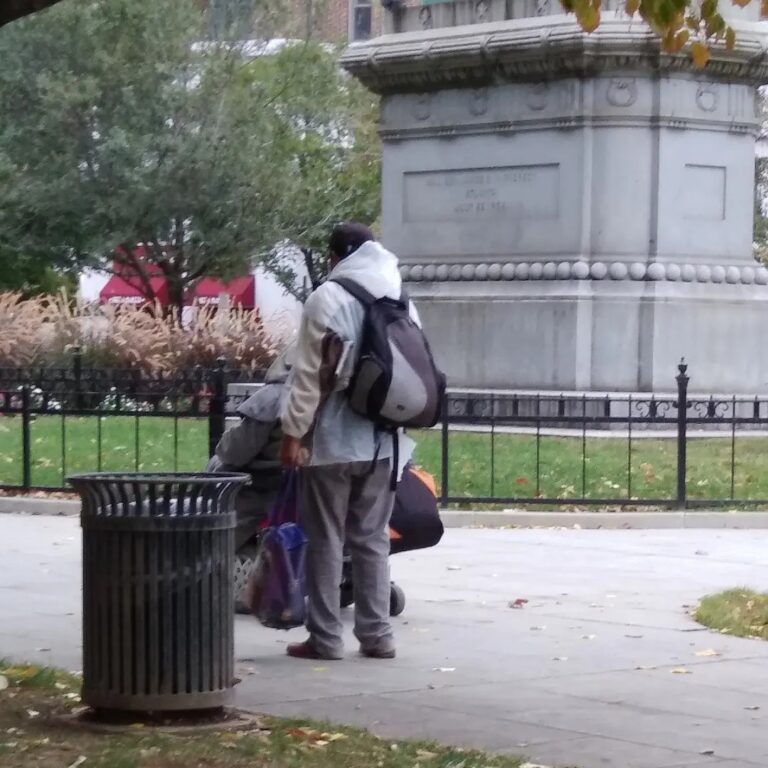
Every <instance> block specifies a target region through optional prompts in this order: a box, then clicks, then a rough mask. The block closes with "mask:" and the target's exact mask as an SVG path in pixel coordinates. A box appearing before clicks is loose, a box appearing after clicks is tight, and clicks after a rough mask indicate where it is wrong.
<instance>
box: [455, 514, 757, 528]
mask: <svg viewBox="0 0 768 768" xmlns="http://www.w3.org/2000/svg"><path fill="white" fill-rule="evenodd" d="M441 517H442V519H443V524H444V525H445V527H446V528H470V527H477V528H583V529H585V530H594V529H598V528H605V529H620V528H638V529H645V530H664V529H681V528H699V529H706V528H714V529H726V528H768V512H742V511H739V512H729V511H726V510H722V511H719V512H671V511H670V512H599V511H598V512H526V511H522V510H507V511H504V512H459V511H457V512H454V511H452V510H450V511H448V510H446V511H444V512H442V514H441Z"/></svg>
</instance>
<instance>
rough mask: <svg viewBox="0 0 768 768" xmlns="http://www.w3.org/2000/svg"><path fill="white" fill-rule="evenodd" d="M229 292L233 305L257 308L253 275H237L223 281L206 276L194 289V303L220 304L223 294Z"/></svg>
mask: <svg viewBox="0 0 768 768" xmlns="http://www.w3.org/2000/svg"><path fill="white" fill-rule="evenodd" d="M225 293H226V294H228V295H229V300H230V303H231V305H232V306H233V307H240V308H241V309H255V308H256V278H255V277H254V276H253V275H246V276H245V277H236V278H235V279H234V280H232V281H230V282H229V283H226V284H225V283H222V282H221V281H220V280H217V279H216V278H215V277H204V278H203V279H202V280H201V281H200V282H199V283H198V284H197V285H196V286H195V288H194V290H193V291H192V296H191V299H192V303H193V304H194V305H196V306H198V307H200V306H203V307H204V306H218V304H219V299H220V297H221V295H222V294H225Z"/></svg>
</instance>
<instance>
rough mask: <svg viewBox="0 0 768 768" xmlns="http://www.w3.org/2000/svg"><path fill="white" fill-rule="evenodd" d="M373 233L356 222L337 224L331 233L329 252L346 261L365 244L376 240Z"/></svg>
mask: <svg viewBox="0 0 768 768" xmlns="http://www.w3.org/2000/svg"><path fill="white" fill-rule="evenodd" d="M375 239H376V238H375V237H374V236H373V232H371V230H370V229H369V228H368V227H366V226H365V224H359V223H358V222H356V221H345V222H343V223H341V224H337V225H336V226H335V227H334V228H333V232H331V237H330V238H329V240H328V250H330V252H331V253H333V254H334V255H335V256H337V257H338V258H340V259H346V258H347V256H349V255H350V254H352V253H354V252H355V251H356V250H358V248H360V247H361V246H362V245H363V244H364V243H368V242H370V241H371V240H375Z"/></svg>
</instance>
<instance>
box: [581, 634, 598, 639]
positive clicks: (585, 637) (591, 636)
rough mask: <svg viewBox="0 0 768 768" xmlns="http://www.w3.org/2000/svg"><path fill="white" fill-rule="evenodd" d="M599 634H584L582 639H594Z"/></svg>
mask: <svg viewBox="0 0 768 768" xmlns="http://www.w3.org/2000/svg"><path fill="white" fill-rule="evenodd" d="M596 637H597V635H582V638H581V639H582V640H594V639H595V638H596Z"/></svg>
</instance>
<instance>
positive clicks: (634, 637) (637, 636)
mask: <svg viewBox="0 0 768 768" xmlns="http://www.w3.org/2000/svg"><path fill="white" fill-rule="evenodd" d="M624 637H626V638H628V639H629V640H642V639H643V636H642V635H624Z"/></svg>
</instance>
